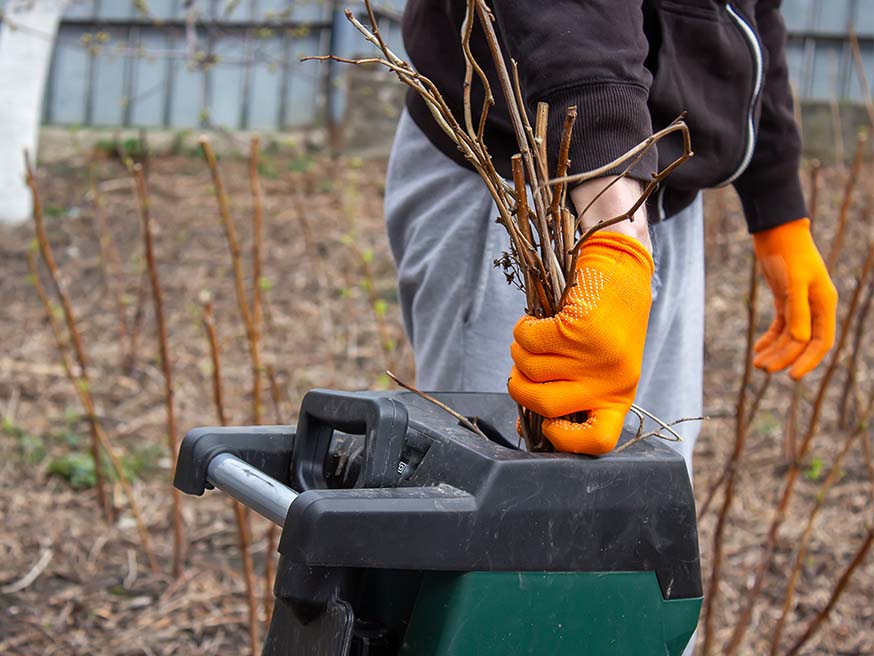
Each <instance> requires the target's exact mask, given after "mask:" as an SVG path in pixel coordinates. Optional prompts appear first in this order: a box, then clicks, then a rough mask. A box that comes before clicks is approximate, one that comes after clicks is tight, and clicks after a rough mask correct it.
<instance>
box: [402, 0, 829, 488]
mask: <svg viewBox="0 0 874 656" xmlns="http://www.w3.org/2000/svg"><path fill="white" fill-rule="evenodd" d="M491 8H492V11H493V13H494V16H495V20H496V30H497V33H498V37H499V41H500V42H501V45H502V49H503V51H504V55H505V57H512V58H513V59H514V60H515V61H516V62H518V67H519V74H520V78H521V86H522V89H523V91H524V94H525V101H526V103H527V104H528V105H529V112H530V110H531V108H533V107H535V106H536V103H538V102H541V101H542V102H547V103H548V104H549V107H550V117H549V123H548V137H547V153H548V154H549V156H550V157H551V158H552V159H551V164H550V170H552V171H554V170H555V157H556V154H557V152H558V140H559V138H560V134H561V123H562V121H563V118H564V114H565V109H566V107H568V106H571V105H576V107H577V109H578V118H577V121H576V123H575V125H574V129H573V134H572V140H571V149H570V168H569V171H568V173H569V174H574V173H579V172H582V171H586V170H591V169H594V168H596V167H600V166H602V165H604V164H605V163H608V162H610V161H612V160H613V159H615V158H616V157H618V156H619V155H621V154H623V153H625V152H626V151H627V150H629V149H630V148H632V147H633V146H635V145H637V144H638V143H640V142H641V141H643V140H644V139H646V138H647V137H648V136H650V135H651V134H652V133H653V131H654V130H657V129H660V128H662V127H665V126H666V125H668V124H669V123H670V122H671V121H672V120H674V119H675V118H676V117H677V116H678V115H680V114H681V113H682V112H686V113H687V114H686V116H687V118H686V121H687V124H688V126H689V130H690V133H691V138H692V147H693V150H694V152H695V155H694V157H693V158H692V159H691V160H690V161H688V162H686V163H685V164H683V165H682V166H680V167H679V168H678V169H677V170H676V171H674V172H673V173H672V174H671V175H670V176H669V177H668V178H667V179H666V181H665V182H664V183H663V184H662V185H661V187H660V188H659V189H658V191H657V193H656V194H655V195H654V198H653V199H652V201H651V202H649V203H648V204H647V205H646V206H645V207H643V208H641V210H639V211H638V213H637V214H636V215H635V217H634V220H633V221H630V222H623V223H620V224H617V225H615V226H613V227H611V228H609V229H608V230H604V231H601V232H599V233H598V235H597V236H596V238H593V239H592V240H590V241H589V242H587V243H586V245H585V246H584V247H583V248H582V249H581V253H580V257H579V263H578V268H577V286H576V287H575V288H574V292H575V293H574V294H572V295H571V302H569V303H568V305H567V306H566V308H565V310H564V311H562V313H561V314H560V315H559V316H558V317H556V318H550V319H535V318H533V317H525V316H523V315H524V303H525V299H524V295H523V294H521V293H520V292H519V291H518V290H517V289H515V288H513V287H511V286H509V285H508V284H507V283H506V279H505V277H504V275H503V273H502V272H501V271H500V270H498V269H496V268H495V267H494V266H493V261H494V259H495V258H497V257H499V255H500V253H501V252H502V251H507V250H509V245H508V237H507V236H506V234H505V232H504V229H503V228H502V227H501V226H499V225H498V224H496V223H495V221H494V218H495V217H496V216H497V210H496V208H495V207H494V205H493V203H492V201H491V198H490V196H489V194H488V192H487V191H486V188H485V186H484V185H483V184H482V183H481V181H480V179H479V176H478V175H477V174H476V173H475V172H474V171H473V169H472V167H470V165H469V164H468V163H467V162H466V161H465V160H464V157H463V155H462V154H461V153H460V152H459V151H458V150H457V149H456V147H455V146H454V144H452V143H451V141H450V140H449V139H448V137H446V136H445V135H444V134H443V133H442V131H441V130H440V129H439V128H438V126H437V125H436V123H435V122H434V120H433V118H432V116H431V114H430V112H429V110H428V109H427V107H426V105H425V104H424V102H423V101H422V100H421V98H419V97H418V95H417V94H415V92H412V91H410V93H409V95H408V97H407V101H406V107H405V110H404V112H403V114H402V116H401V118H400V122H399V125H398V128H397V133H396V136H395V141H394V144H393V147H392V153H391V157H390V160H389V166H388V173H387V181H386V196H385V211H386V222H387V231H388V236H389V242H390V245H391V249H392V253H393V256H394V258H395V261H396V264H397V270H398V290H399V298H400V303H401V308H402V314H403V320H404V326H405V329H406V333H407V335H408V337H409V339H410V341H411V343H412V345H413V350H414V355H415V360H416V372H417V373H416V376H417V384H418V385H419V387H421V388H423V389H430V390H454V391H505V390H507V389H508V388H509V392H510V394H511V396H513V397H514V398H515V399H516V400H517V401H519V402H521V403H522V404H523V405H524V406H526V407H528V408H530V409H532V410H534V411H536V412H538V413H540V414H542V415H544V416H546V417H550V418H551V419H548V420H547V421H546V422H544V432H545V434H546V436H547V437H548V438H549V439H550V440H551V441H552V442H553V444H555V445H556V446H557V448H558V449H559V450H563V451H573V452H578V453H589V454H602V453H605V452H607V451H609V450H610V449H611V448H612V447H613V446H614V445H615V444H616V441H617V439H618V437H619V434H620V432H621V430H622V427H623V425H629V426H636V424H637V419H636V418H634V417H633V416H629V415H628V409H629V407H630V405H631V403H632V401H636V403H637V404H638V405H640V406H641V407H643V408H645V409H648V410H650V411H651V412H653V413H655V414H657V415H658V416H660V417H661V418H663V419H665V420H668V421H671V420H673V419H678V418H681V417H697V416H700V415H701V414H702V371H703V333H704V249H703V211H702V202H701V195H700V191H701V190H702V189H705V188H709V187H715V186H721V185H728V184H732V185H733V186H734V188H735V190H736V191H737V193H738V195H739V197H740V200H741V203H742V206H743V210H744V215H745V217H746V221H747V224H748V228H749V232H750V233H751V234H752V241H753V247H754V250H755V256H756V258H757V259H758V262H759V265H760V267H761V270H762V272H763V274H764V276H765V278H766V279H767V282H768V284H769V286H770V289H771V292H772V294H773V302H774V319H773V323H772V324H771V326H770V328H769V329H768V331H767V332H766V333H765V334H764V335H763V336H762V337H761V338H760V339H759V341H758V342H757V343H756V346H755V350H756V356H755V360H754V363H755V365H756V366H757V367H760V368H763V369H766V370H767V371H769V372H772V373H773V372H777V371H780V370H783V369H786V368H790V369H789V374H790V376H791V377H792V378H794V379H799V378H801V377H803V376H804V375H805V374H807V373H808V372H809V371H811V370H812V369H813V368H814V367H816V365H817V364H818V363H819V362H820V361H821V360H822V359H823V357H824V356H825V355H826V353H827V352H828V351H829V349H830V347H831V346H832V343H833V341H834V332H835V314H836V306H837V292H836V290H835V288H834V285H833V284H832V282H831V280H830V278H829V275H828V272H827V270H826V267H825V265H824V263H823V260H822V257H821V256H820V253H819V251H818V250H817V247H816V245H815V244H814V241H813V239H812V237H811V234H810V224H809V221H808V219H807V218H806V217H807V209H806V207H805V203H804V199H803V195H802V191H801V184H800V180H799V162H800V151H801V140H800V137H799V134H798V130H797V127H796V125H795V122H794V116H793V111H792V96H791V93H790V90H789V82H788V77H787V66H786V58H785V55H784V42H785V38H786V31H785V26H784V23H783V20H782V17H781V15H780V2H779V0H759V1H755V0H735V1H733V2H725V1H724V0H635V1H622V2H620V1H617V0H586V1H585V2H582V1H577V2H574V1H573V0H565V1H562V2H546V3H543V2H535V1H533V0H515V1H513V2H510V1H508V0H495V2H493V3H491ZM465 10H466V2H465V0H441V1H439V2H438V1H435V0H408V2H407V5H406V9H405V12H404V19H403V36H404V44H405V47H406V50H407V52H408V54H409V56H410V59H411V61H412V63H413V65H414V66H415V67H416V68H417V70H418V71H420V72H421V73H423V74H424V75H426V76H428V77H429V78H430V79H431V80H433V81H434V83H435V84H436V85H437V87H438V88H439V89H440V90H441V92H442V94H443V96H444V98H445V100H446V101H447V103H448V105H449V107H450V109H452V111H453V112H454V113H455V115H456V116H462V115H463V114H462V112H463V79H464V70H465V64H464V59H463V56H462V50H461V45H460V36H459V35H460V31H461V26H462V22H463V20H464V16H465ZM470 45H471V50H472V52H473V54H474V56H475V58H476V60H477V61H478V62H479V63H480V65H481V66H482V67H483V68H484V69H485V71H486V74H487V75H488V77H489V79H490V81H491V87H492V89H495V90H496V92H495V94H494V96H495V106H494V108H493V109H492V111H491V113H490V114H489V118H488V122H487V124H486V127H485V133H484V134H485V139H484V140H485V143H486V144H487V146H488V148H489V152H490V153H491V155H492V158H493V161H494V163H495V166H496V168H497V169H498V171H499V173H501V174H502V175H503V176H505V177H506V178H508V179H509V178H510V177H511V173H510V168H509V166H510V157H511V156H512V155H513V154H514V153H515V152H517V150H518V146H517V144H516V141H515V138H514V135H513V131H512V127H511V125H510V122H509V117H508V114H507V110H506V103H505V102H504V100H503V98H502V97H501V94H500V92H499V89H500V86H499V83H498V80H497V77H496V74H495V68H494V63H493V61H492V59H491V56H490V54H489V50H488V47H487V44H486V42H485V38H484V35H483V32H482V29H481V26H479V24H477V25H476V26H475V28H474V32H473V35H472V38H471V44H470ZM472 94H473V97H472V106H473V107H480V106H481V105H482V100H483V90H482V88H481V85H474V87H473V90H472ZM672 138H673V137H671V139H672ZM680 152H681V144H680V142H679V139H677V141H676V142H673V141H671V140H665V141H662V142H661V143H659V145H658V148H657V149H654V150H653V151H651V152H650V153H649V154H648V155H647V156H646V157H644V158H643V159H642V160H641V161H640V162H639V163H638V164H637V165H636V166H635V167H634V168H632V169H631V171H630V172H629V173H630V175H629V176H628V177H626V178H623V179H621V180H619V181H618V182H617V184H614V185H613V186H612V187H611V188H610V189H609V191H608V192H607V193H605V194H603V195H602V196H601V197H600V198H599V199H598V200H597V201H596V202H595V203H594V204H593V205H592V206H591V208H590V210H589V211H587V212H586V214H585V216H584V227H588V226H589V225H591V224H592V223H594V222H596V221H597V220H598V219H601V218H605V217H610V216H615V215H618V214H620V213H622V212H624V211H626V209H627V208H628V207H629V206H631V204H632V203H633V202H634V200H636V198H637V197H638V196H639V194H640V193H641V190H642V184H641V183H642V182H643V181H646V180H648V179H649V178H650V175H651V173H652V172H653V171H656V170H658V169H659V168H661V167H663V166H664V165H666V164H667V163H669V162H671V161H673V160H674V159H675V158H676V157H677V155H678V154H679V153H680ZM620 172H621V171H619V170H617V171H611V172H608V173H610V175H605V176H604V177H602V178H598V179H596V180H592V181H589V182H587V183H585V184H581V185H578V186H576V187H574V188H573V189H572V190H570V193H569V197H570V200H571V202H572V204H573V206H574V208H577V209H579V208H583V207H585V206H586V205H587V204H588V203H589V202H590V201H591V200H592V199H593V198H594V197H595V196H596V195H597V194H598V192H599V191H600V190H601V189H602V188H603V187H604V186H605V185H606V184H608V183H609V182H610V181H611V180H613V178H614V177H615V176H617V175H618V174H619V173H620ZM520 317H522V318H521V319H520ZM508 375H509V381H508ZM579 411H586V413H587V414H586V416H587V420H586V421H585V422H584V423H573V422H571V421H569V420H568V419H563V418H562V417H564V416H566V415H569V414H571V413H576V412H579ZM678 430H679V432H680V433H681V435H682V437H683V441H682V442H679V443H674V444H673V446H675V448H677V449H678V450H679V451H680V452H681V453H682V455H683V457H684V458H685V460H686V463H687V467H688V469H689V473H690V476H691V473H692V451H693V448H694V445H695V440H696V438H697V436H698V432H699V427H698V425H697V422H690V423H686V424H683V425H681V426H678Z"/></svg>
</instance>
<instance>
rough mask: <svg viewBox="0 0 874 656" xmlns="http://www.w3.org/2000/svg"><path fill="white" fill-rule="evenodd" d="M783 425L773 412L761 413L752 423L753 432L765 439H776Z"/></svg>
mask: <svg viewBox="0 0 874 656" xmlns="http://www.w3.org/2000/svg"><path fill="white" fill-rule="evenodd" d="M782 428H783V424H782V422H781V421H780V419H779V418H778V417H777V416H776V415H775V414H774V413H773V412H761V413H759V416H758V417H757V418H756V419H755V421H754V422H753V431H754V432H755V433H757V434H759V435H764V436H766V437H776V436H777V435H778V434H779V432H780V431H781V430H782Z"/></svg>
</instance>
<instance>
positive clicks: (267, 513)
mask: <svg viewBox="0 0 874 656" xmlns="http://www.w3.org/2000/svg"><path fill="white" fill-rule="evenodd" d="M206 478H207V480H208V481H209V482H210V483H212V484H213V485H214V486H215V487H217V488H218V489H220V490H221V491H222V492H224V493H226V494H228V495H229V496H231V497H233V498H234V499H236V500H237V501H239V502H240V503H242V504H243V505H244V506H247V507H248V508H251V509H252V510H254V511H255V512H256V513H258V514H259V515H262V516H263V517H266V518H267V519H269V520H270V521H271V522H273V523H274V524H276V525H277V526H280V527H281V526H283V525H284V524H285V517H286V515H288V509H289V507H290V506H291V504H292V502H293V501H294V500H295V499H297V497H298V493H297V492H295V491H294V490H292V489H291V488H290V487H288V486H286V485H283V484H282V483H280V482H279V481H277V480H276V479H275V478H271V477H270V476H268V475H267V474H265V473H264V472H262V471H261V470H259V469H256V468H255V467H253V466H252V465H250V464H249V463H247V462H244V461H243V460H240V459H239V458H237V457H236V456H234V455H231V454H230V453H220V454H219V455H217V456H216V457H215V458H213V459H212V460H211V461H210V463H209V467H208V469H207V473H206Z"/></svg>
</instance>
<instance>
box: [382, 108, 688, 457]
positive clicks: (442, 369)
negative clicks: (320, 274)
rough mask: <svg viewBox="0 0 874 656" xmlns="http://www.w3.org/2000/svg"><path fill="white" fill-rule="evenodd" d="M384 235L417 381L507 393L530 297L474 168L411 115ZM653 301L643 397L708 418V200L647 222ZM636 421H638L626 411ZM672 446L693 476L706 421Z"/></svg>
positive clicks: (658, 407) (396, 160)
mask: <svg viewBox="0 0 874 656" xmlns="http://www.w3.org/2000/svg"><path fill="white" fill-rule="evenodd" d="M385 213H386V222H387V227H388V238H389V243H390V244H391V249H392V253H393V255H394V258H395V262H396V264H397V269H398V290H399V295H400V303H401V310H402V312H403V318H404V327H405V329H406V332H407V337H409V339H410V342H411V343H412V345H413V352H414V354H415V358H416V381H417V385H418V386H419V387H420V388H421V389H427V390H441V391H467V392H506V390H507V376H508V375H509V373H510V367H511V365H512V360H511V359H510V342H511V341H512V339H513V326H514V325H515V323H516V320H517V319H518V318H519V317H520V316H522V314H523V312H524V311H525V298H524V295H523V294H522V293H521V292H520V291H519V290H518V289H516V288H515V287H513V286H511V285H508V284H507V281H506V279H505V278H504V275H503V273H502V272H501V270H500V269H499V268H496V267H495V266H494V264H493V263H494V260H495V259H497V258H498V257H500V255H501V253H502V252H503V251H507V250H509V237H508V236H507V233H506V231H505V230H504V228H503V227H502V226H500V225H499V224H497V223H496V222H495V218H496V217H497V216H498V211H497V209H496V207H495V205H494V203H493V202H492V199H491V196H489V193H488V191H486V188H485V185H484V184H483V183H482V181H481V180H480V177H479V175H478V174H477V173H474V172H473V171H469V170H467V169H465V168H463V167H461V166H459V165H458V164H456V163H455V162H453V161H452V160H451V159H449V158H448V157H446V156H445V155H444V154H443V153H441V152H440V151H439V150H437V148H436V147H435V146H434V145H433V144H431V142H430V141H429V140H428V138H427V137H426V136H425V135H424V134H423V133H422V131H421V130H419V128H418V127H417V126H416V124H415V123H414V122H413V120H412V119H411V118H410V117H409V115H408V114H407V113H406V112H404V113H403V115H402V116H401V120H400V123H399V125H398V130H397V134H396V136H395V142H394V146H393V147H392V153H391V158H390V160H389V165H388V178H387V180H386V193H385ZM650 233H651V236H652V242H653V259H654V261H655V275H654V277H653V304H652V310H651V312H650V317H649V328H648V331H647V336H646V346H645V348H644V354H643V368H642V373H641V379H640V385H639V387H638V390H637V398H636V401H635V402H636V403H637V404H638V405H640V406H641V407H643V408H645V409H647V410H649V411H650V412H652V413H654V414H655V415H657V416H658V417H660V418H661V419H663V420H665V421H672V420H674V419H679V418H681V417H698V416H700V415H701V405H702V401H701V388H702V366H703V363H702V359H703V344H704V245H703V234H704V230H703V219H702V207H701V199H700V197H699V198H698V199H697V200H696V201H695V202H694V203H693V204H692V205H691V206H690V207H688V208H687V209H685V210H683V211H682V212H681V213H680V214H678V215H677V216H674V217H672V218H671V219H669V220H667V221H662V222H660V223H656V224H653V225H651V226H650ZM628 424H629V426H635V427H636V425H637V419H636V418H633V417H629V420H628ZM677 431H678V432H679V433H680V434H681V435H682V436H683V442H680V443H672V445H673V446H675V448H677V449H678V450H679V451H680V452H681V453H682V454H683V457H684V458H685V459H686V463H687V465H688V466H689V471H690V474H691V467H692V447H693V446H694V444H695V440H696V438H697V437H698V431H699V427H698V422H689V423H685V424H680V425H679V426H677Z"/></svg>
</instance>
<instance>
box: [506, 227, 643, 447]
mask: <svg viewBox="0 0 874 656" xmlns="http://www.w3.org/2000/svg"><path fill="white" fill-rule="evenodd" d="M653 269H654V266H653V260H652V256H651V255H650V254H649V253H648V252H647V250H646V249H645V248H644V247H643V245H642V244H641V243H640V242H639V241H637V240H636V239H634V238H632V237H628V236H626V235H622V234H619V233H614V232H600V233H598V234H597V235H595V236H593V237H592V238H591V239H589V240H588V241H587V242H586V243H585V245H584V246H583V247H582V250H581V251H580V256H579V258H578V260H577V270H576V285H575V286H574V287H573V289H572V290H571V291H570V293H569V294H568V298H567V302H566V304H565V306H564V308H563V309H562V311H561V312H559V313H558V314H557V315H556V316H554V317H549V318H546V319H536V318H534V317H531V316H525V317H522V318H521V319H520V320H519V321H518V323H517V324H516V327H515V329H514V330H513V337H514V341H513V344H512V345H511V347H510V348H511V354H512V356H513V362H514V365H515V366H514V367H513V370H512V373H511V375H510V380H509V383H508V389H509V392H510V396H512V397H513V398H514V399H515V400H516V401H517V402H518V403H520V404H521V405H523V406H524V407H526V408H528V409H530V410H533V411H534V412H536V413H538V414H540V415H543V416H544V417H548V418H549V419H547V420H546V421H545V422H544V424H543V430H544V434H545V435H546V437H547V438H548V439H549V440H550V442H552V444H553V445H554V446H555V448H556V449H557V450H559V451H569V452H573V453H586V454H591V455H600V454H603V453H607V452H608V451H610V450H611V449H612V448H613V447H614V446H615V445H616V441H617V440H618V439H619V434H620V433H621V432H622V425H623V422H624V420H625V415H626V414H627V412H628V410H629V408H630V407H631V403H632V401H633V400H634V395H635V392H636V391H637V383H638V381H639V380H640V367H641V362H642V360H643V346H644V342H645V341H646V328H647V324H648V321H649V310H650V306H651V304H652V292H651V282H652V275H653ZM582 411H585V412H586V413H587V416H588V419H587V421H586V422H585V423H574V422H571V421H569V420H567V419H562V417H565V416H566V415H570V414H573V413H577V412H582Z"/></svg>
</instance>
